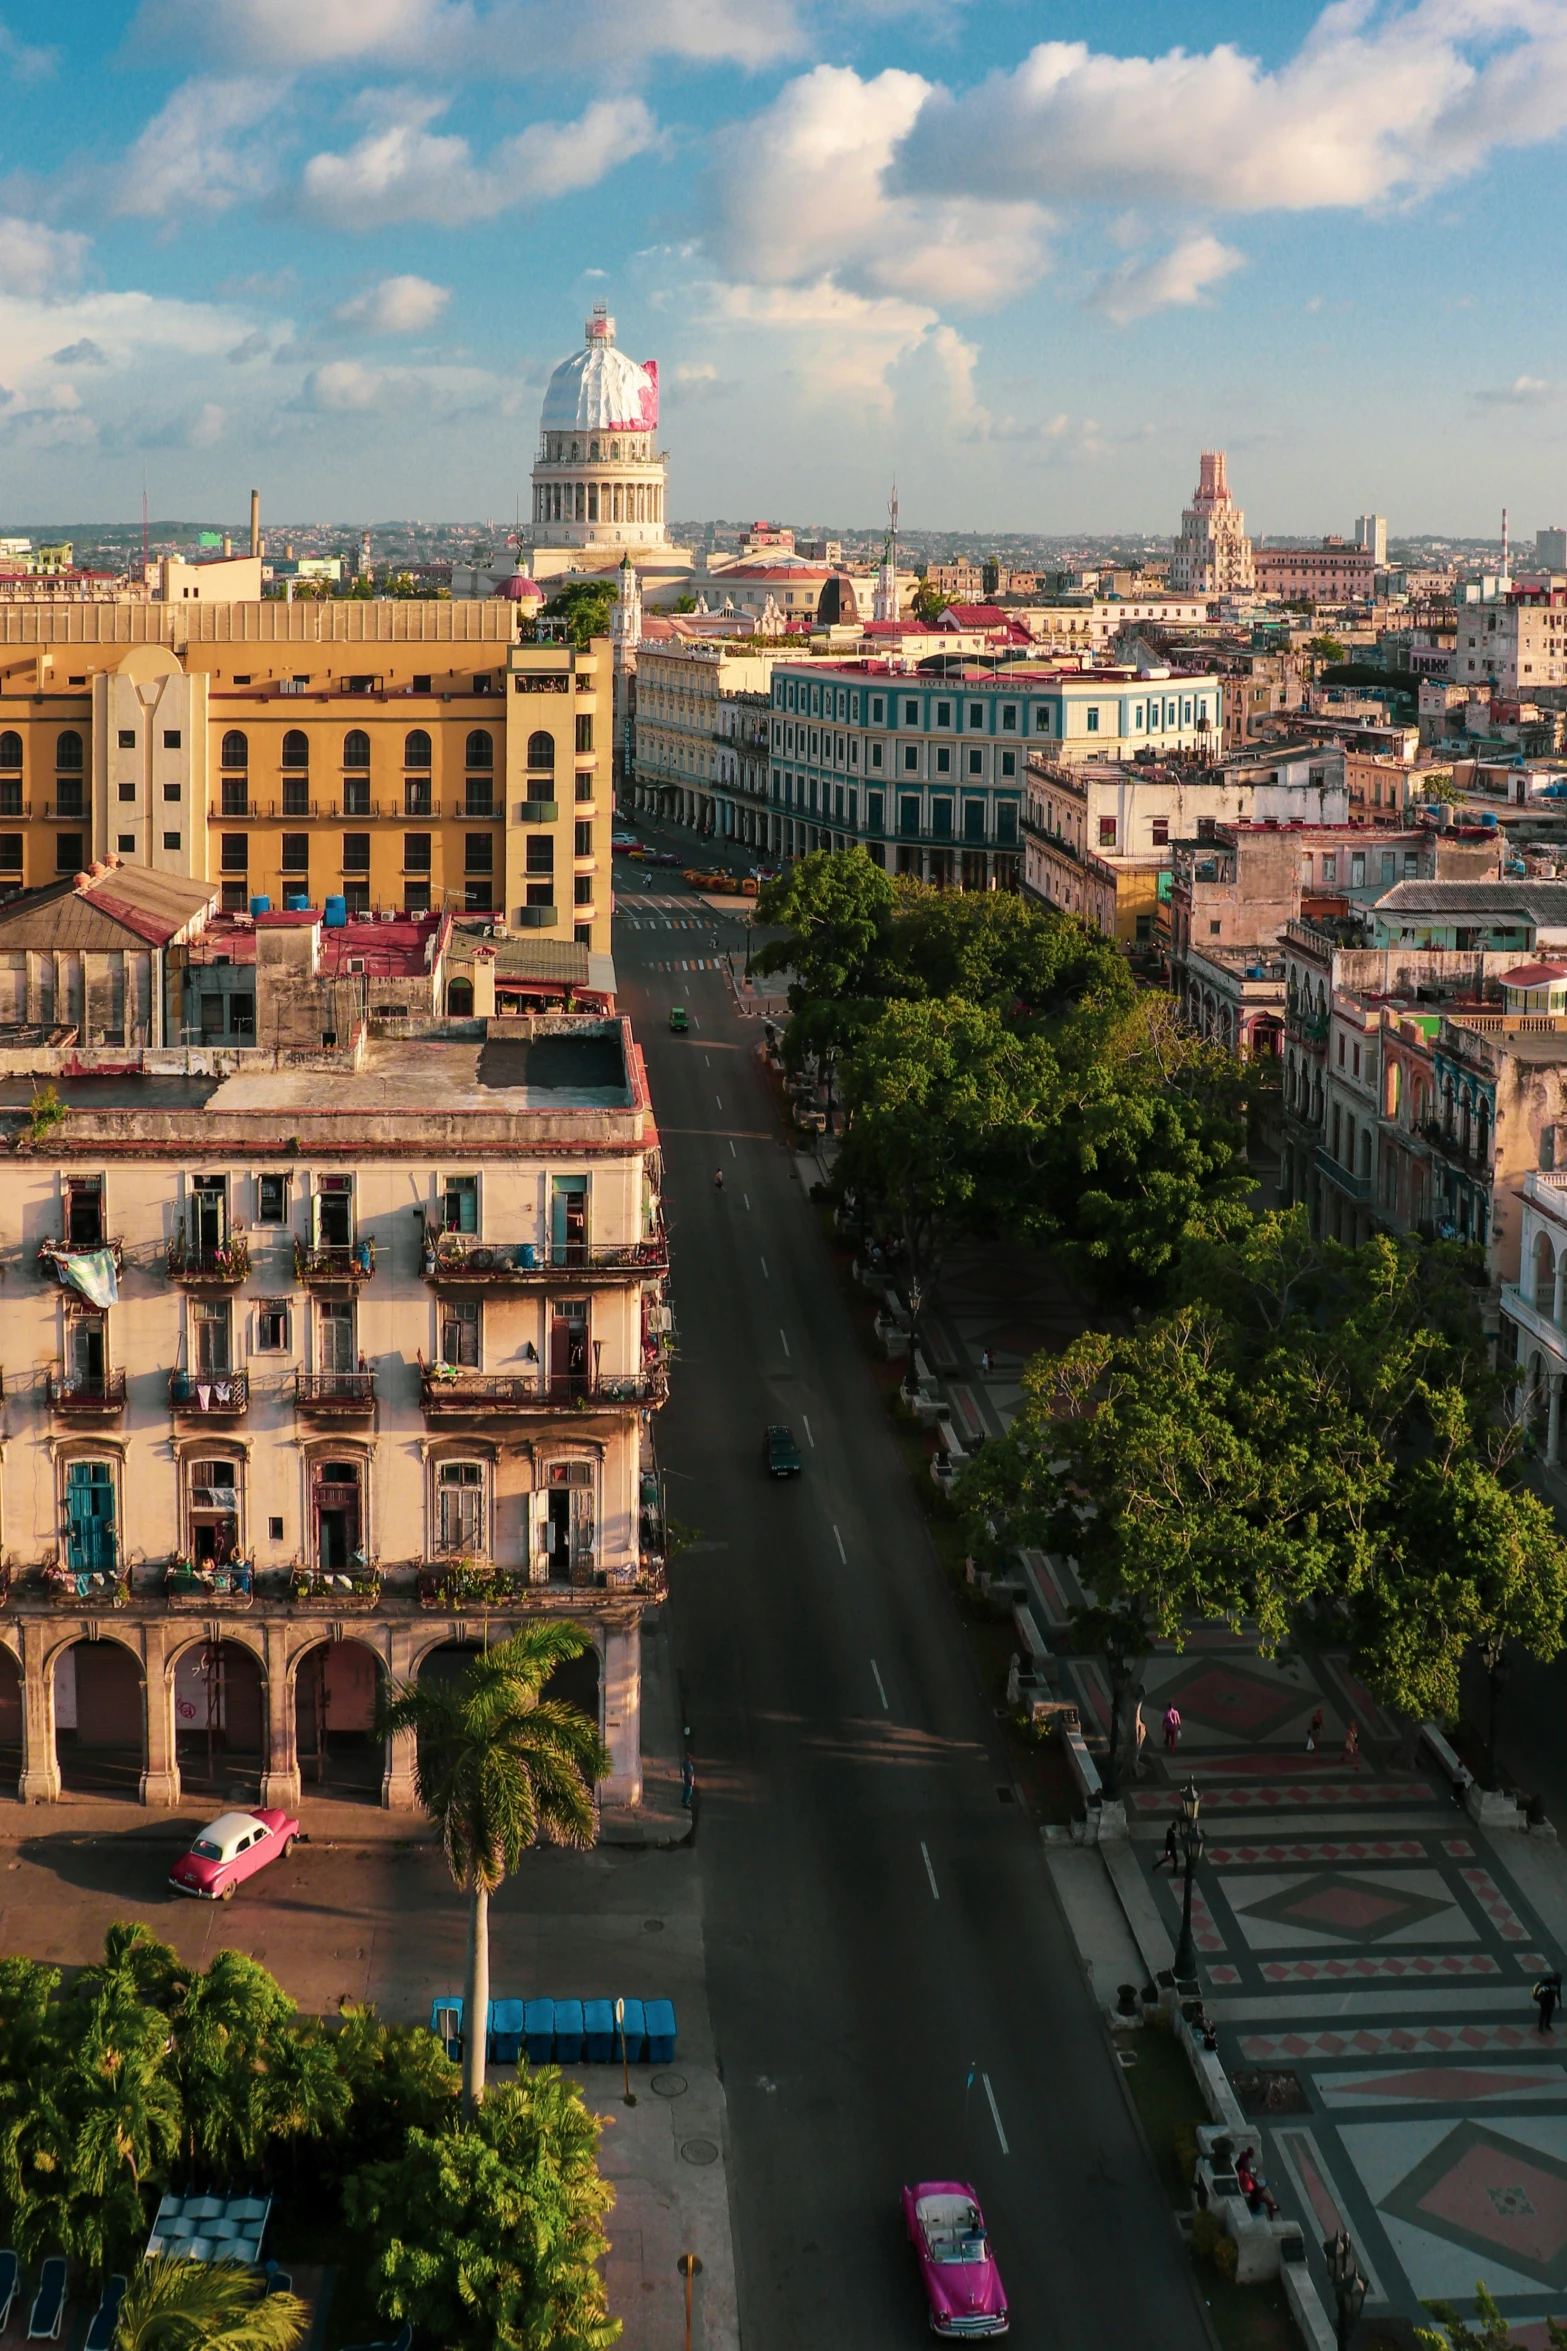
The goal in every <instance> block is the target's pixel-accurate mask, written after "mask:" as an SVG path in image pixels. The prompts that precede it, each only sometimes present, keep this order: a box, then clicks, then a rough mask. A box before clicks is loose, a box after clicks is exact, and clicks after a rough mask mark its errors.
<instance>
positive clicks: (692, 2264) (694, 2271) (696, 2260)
mask: <svg viewBox="0 0 1567 2351" xmlns="http://www.w3.org/2000/svg"><path fill="white" fill-rule="evenodd" d="M675 2267H676V2269H678V2270H679V2272H680V2274H681V2276H682V2277H683V2278H684V2279H685V2281H686V2351H691V2286H692V2282H693V2280H694V2279H696V2278H698V2277H700V2276H701V2274H702V2259H701V2255H700V2254H697V2253H682V2254H681V2256H680V2259H679V2260H678V2261H677V2262H676V2263H675Z"/></svg>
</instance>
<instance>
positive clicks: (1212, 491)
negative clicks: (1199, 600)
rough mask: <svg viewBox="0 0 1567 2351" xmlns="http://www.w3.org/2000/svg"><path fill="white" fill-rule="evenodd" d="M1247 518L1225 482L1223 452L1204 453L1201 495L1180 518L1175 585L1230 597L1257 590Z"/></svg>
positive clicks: (1187, 590) (1173, 573) (1172, 576)
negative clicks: (1247, 530)
mask: <svg viewBox="0 0 1567 2351" xmlns="http://www.w3.org/2000/svg"><path fill="white" fill-rule="evenodd" d="M1256 584H1257V582H1256V573H1255V572H1254V570H1253V568H1252V560H1251V541H1250V539H1248V538H1247V536H1246V517H1245V515H1244V514H1243V513H1242V512H1241V509H1240V508H1239V507H1238V506H1237V505H1236V503H1235V501H1234V499H1233V498H1232V497H1231V496H1230V488H1229V484H1228V482H1227V481H1226V480H1225V478H1224V451H1223V450H1222V449H1205V450H1204V451H1203V453H1202V459H1201V464H1200V468H1199V474H1198V481H1197V494H1196V496H1195V497H1194V498H1193V500H1192V502H1191V504H1190V506H1188V507H1187V508H1186V510H1185V512H1184V513H1183V514H1182V516H1181V535H1180V537H1179V538H1178V539H1177V540H1176V542H1175V552H1174V554H1173V555H1172V557H1171V559H1170V585H1171V587H1172V588H1174V589H1175V590H1176V591H1177V593H1179V594H1184V595H1189V596H1229V595H1235V594H1238V593H1244V592H1245V591H1246V590H1247V589H1250V588H1254V587H1255V586H1256Z"/></svg>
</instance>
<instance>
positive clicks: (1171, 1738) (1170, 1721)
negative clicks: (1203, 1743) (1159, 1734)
mask: <svg viewBox="0 0 1567 2351" xmlns="http://www.w3.org/2000/svg"><path fill="white" fill-rule="evenodd" d="M1180 1739H1181V1710H1180V1708H1179V1707H1178V1706H1177V1705H1176V1704H1175V1702H1174V1700H1173V1699H1172V1700H1171V1702H1170V1704H1169V1705H1168V1706H1167V1707H1166V1708H1165V1710H1164V1751H1165V1753H1166V1755H1173V1754H1174V1753H1175V1750H1176V1748H1177V1747H1178V1746H1179V1744H1180Z"/></svg>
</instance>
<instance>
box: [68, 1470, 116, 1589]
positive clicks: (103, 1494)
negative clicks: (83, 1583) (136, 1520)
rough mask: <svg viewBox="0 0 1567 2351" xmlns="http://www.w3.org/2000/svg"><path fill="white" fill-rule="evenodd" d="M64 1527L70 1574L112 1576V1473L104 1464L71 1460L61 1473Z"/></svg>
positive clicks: (113, 1541) (113, 1552)
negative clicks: (63, 1490) (63, 1472)
mask: <svg viewBox="0 0 1567 2351" xmlns="http://www.w3.org/2000/svg"><path fill="white" fill-rule="evenodd" d="M65 1526H66V1543H67V1548H68V1551H69V1559H68V1562H67V1564H68V1565H69V1567H70V1569H71V1572H72V1574H73V1575H112V1574H113V1573H114V1565H115V1551H116V1548H117V1545H116V1538H115V1532H114V1472H113V1471H112V1470H111V1469H110V1467H109V1464H108V1463H107V1462H106V1461H73V1462H70V1463H68V1465H67V1467H66V1472H65Z"/></svg>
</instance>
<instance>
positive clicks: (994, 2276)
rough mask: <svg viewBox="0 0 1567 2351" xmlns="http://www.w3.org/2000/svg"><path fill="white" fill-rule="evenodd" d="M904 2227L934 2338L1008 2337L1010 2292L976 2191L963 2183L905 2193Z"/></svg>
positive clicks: (933, 2183) (924, 2183)
mask: <svg viewBox="0 0 1567 2351" xmlns="http://www.w3.org/2000/svg"><path fill="white" fill-rule="evenodd" d="M903 2225H904V2227H905V2228H906V2229H907V2230H908V2232H909V2242H910V2244H911V2245H912V2246H913V2247H914V2250H915V2252H916V2254H917V2255H918V2256H919V2265H920V2280H921V2283H922V2284H923V2286H924V2288H925V2300H926V2303H927V2305H928V2306H929V2309H930V2325H931V2332H932V2334H936V2335H1004V2334H1005V2333H1006V2331H1007V2327H1008V2325H1009V2323H1010V2321H1009V2319H1008V2316H1007V2297H1006V2292H1005V2289H1004V2288H1003V2286H1002V2283H1001V2272H1000V2270H999V2269H998V2268H997V2267H996V2258H995V2255H994V2254H993V2253H992V2252H991V2250H990V2239H989V2237H988V2236H987V2235H986V2233H985V2216H984V2214H983V2213H982V2212H981V2210H980V2208H979V2198H978V2197H977V2196H976V2195H975V2193H974V2191H973V2189H972V2188H971V2187H969V2186H968V2185H967V2183H966V2182H965V2181H963V2180H921V2181H919V2182H918V2183H917V2185H916V2186H914V2187H912V2188H905V2189H904V2191H903Z"/></svg>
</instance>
